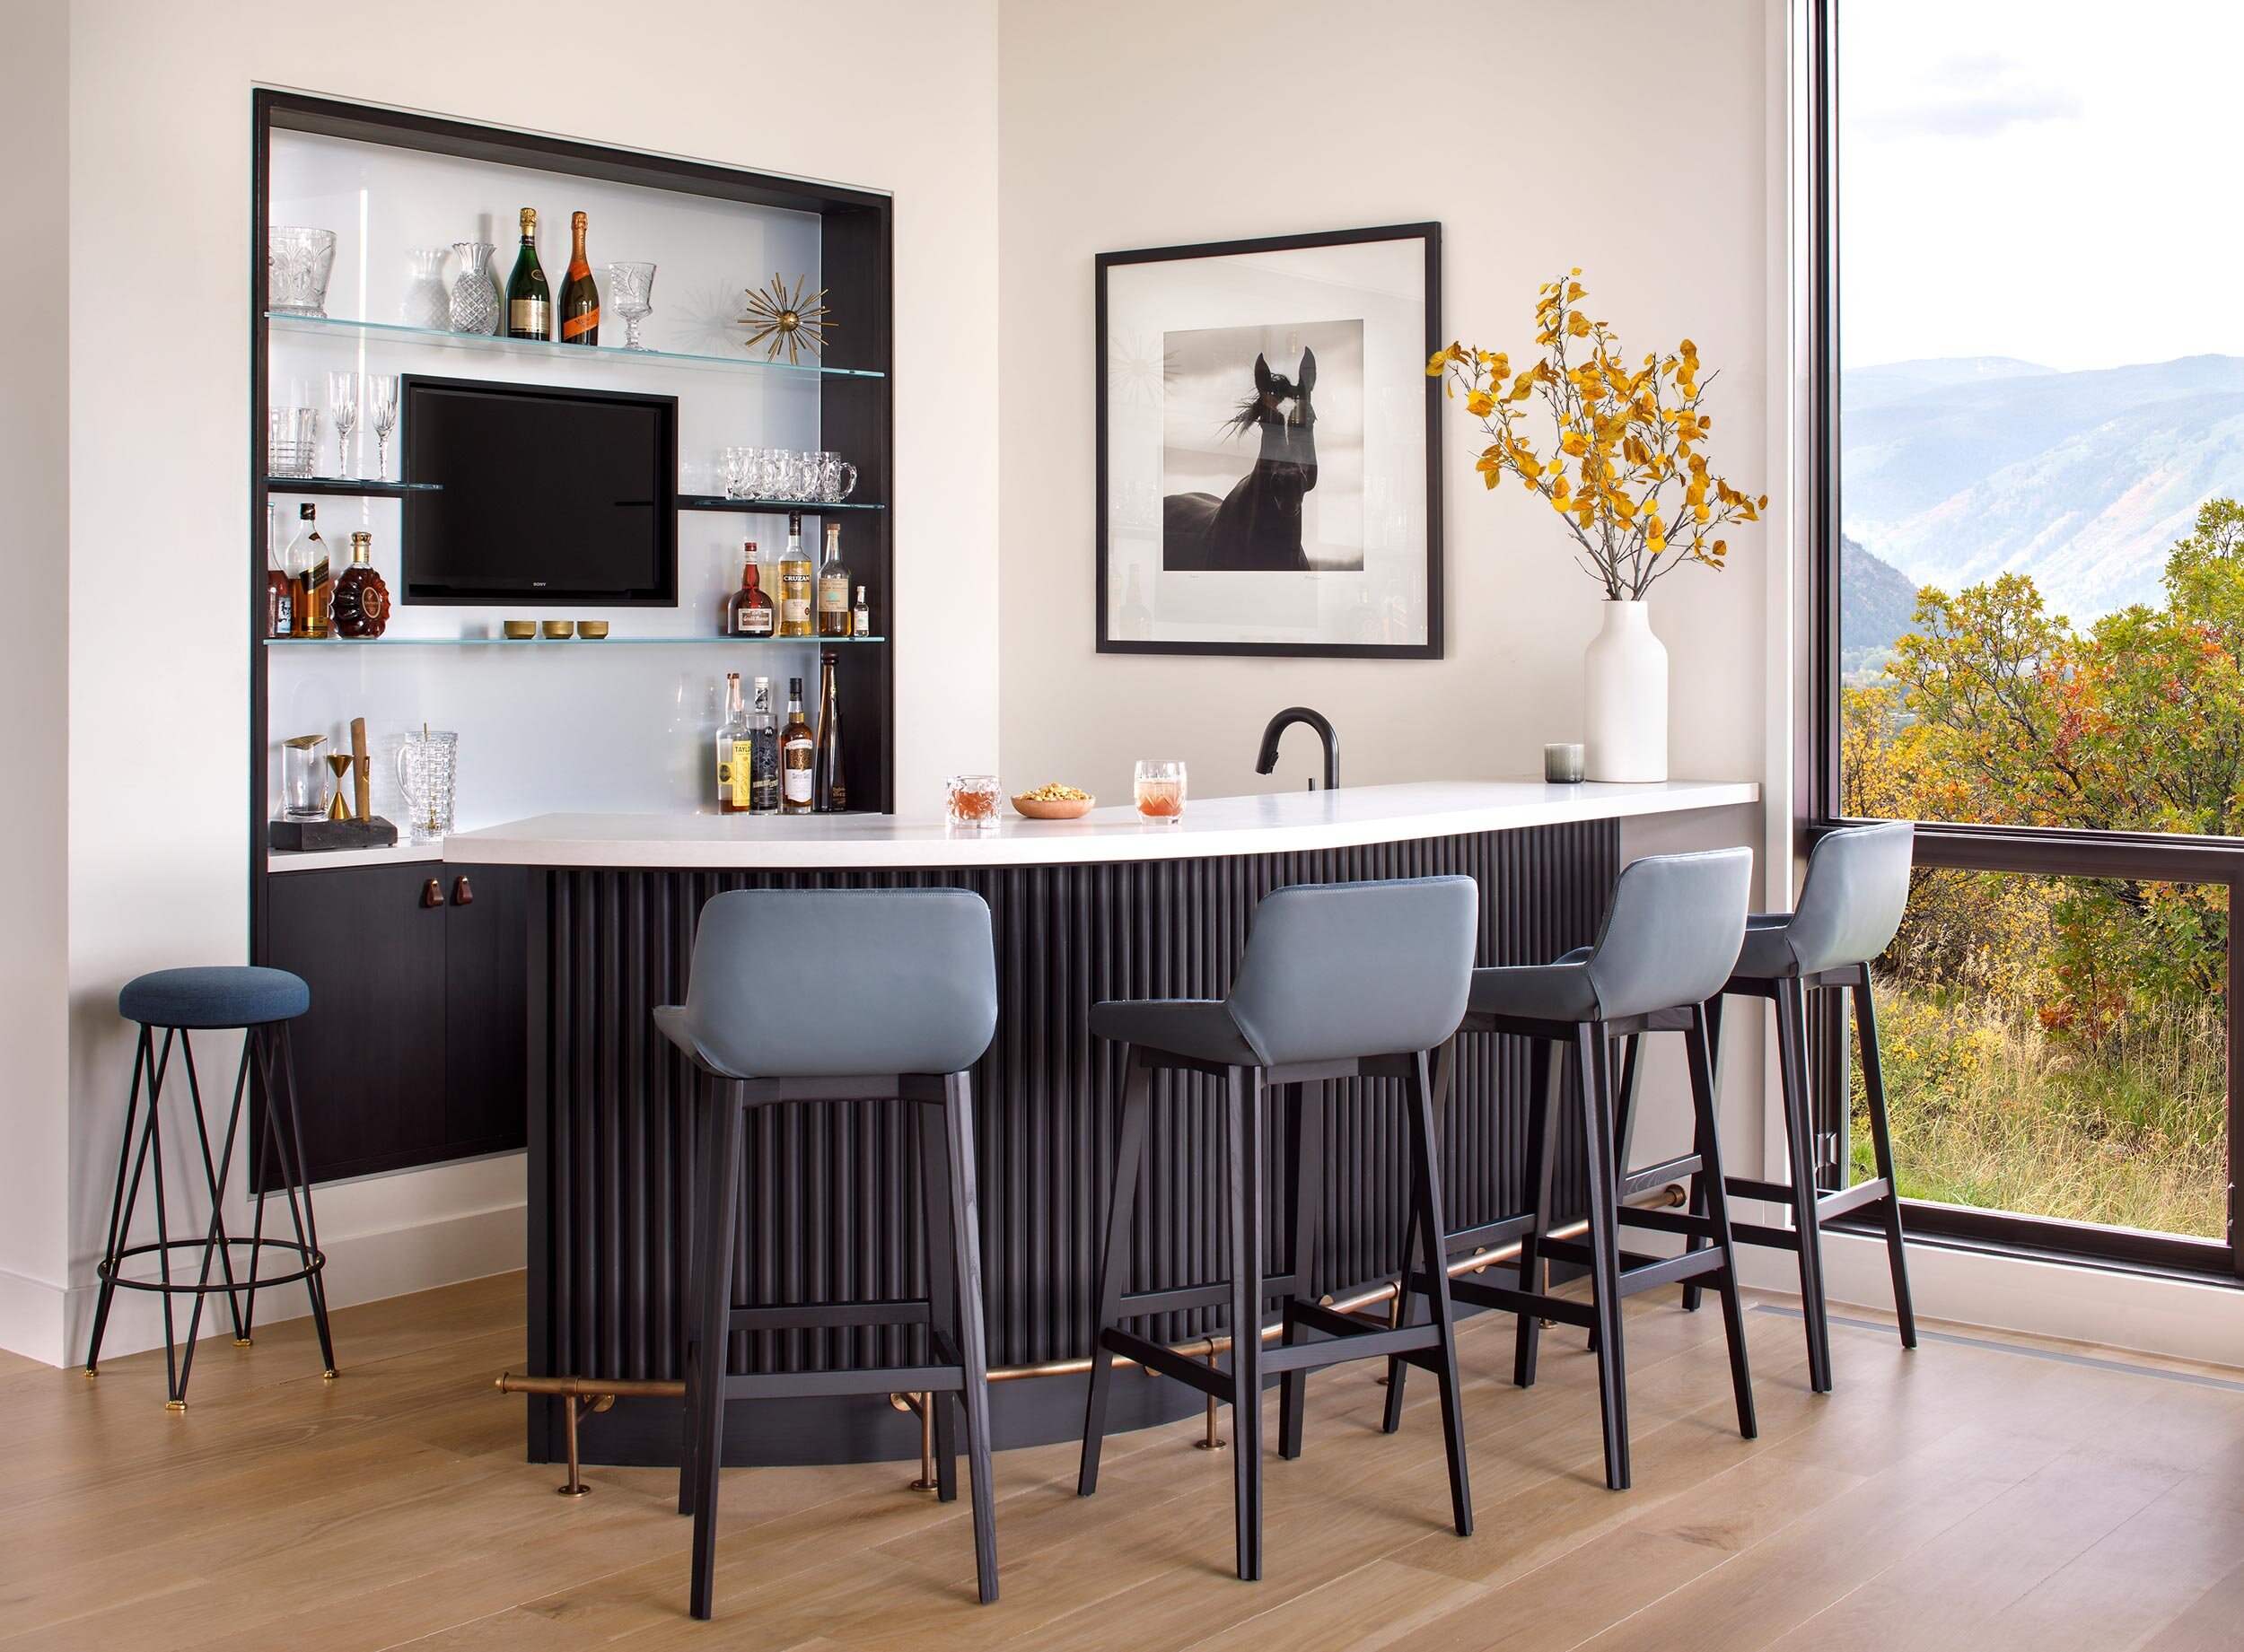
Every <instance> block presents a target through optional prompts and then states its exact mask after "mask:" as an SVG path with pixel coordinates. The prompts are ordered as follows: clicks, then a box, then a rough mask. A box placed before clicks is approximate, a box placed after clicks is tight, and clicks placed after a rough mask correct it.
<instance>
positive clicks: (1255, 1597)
mask: <svg viewBox="0 0 2244 1652" xmlns="http://www.w3.org/2000/svg"><path fill="white" fill-rule="evenodd" d="M1850 1317H1852V1318H1854V1320H1855V1321H1856V1323H1854V1324H1843V1325H1841V1326H1840V1327H1839V1328H1838V1329H1837V1330H1836V1333H1835V1335H1836V1343H1837V1347H1836V1362H1837V1375H1838V1383H1839V1387H1838V1392H1837V1393H1836V1394H1831V1395H1828V1396H1820V1397H1819V1396H1815V1395H1811V1394H1809V1393H1808V1392H1807V1390H1806V1384H1805V1376H1804V1366H1803V1361H1802V1357H1801V1347H1800V1327H1799V1323H1798V1320H1797V1318H1796V1317H1794V1316H1793V1315H1791V1314H1789V1313H1788V1312H1787V1311H1786V1310H1785V1308H1784V1307H1783V1305H1782V1304H1780V1303H1776V1302H1770V1301H1762V1302H1758V1303H1757V1304H1756V1305H1755V1307H1754V1309H1753V1311H1752V1312H1751V1314H1750V1315H1749V1324H1750V1330H1751V1340H1752V1347H1753V1356H1754V1360H1755V1368H1756V1371H1757V1374H1758V1381H1757V1385H1756V1387H1757V1392H1758V1397H1759V1403H1760V1412H1761V1437H1760V1438H1759V1439H1758V1440H1754V1441H1750V1442H1749V1441H1742V1440H1740V1439H1739V1438H1737V1436H1736V1434H1735V1432H1734V1430H1733V1428H1732V1420H1731V1404H1730V1400H1729V1398H1728V1395H1727V1368H1726V1366H1725V1363H1724V1359H1723V1355H1722V1342H1721V1337H1720V1321H1719V1318H1718V1316H1717V1315H1716V1314H1715V1313H1714V1311H1713V1309H1712V1308H1711V1307H1710V1308H1709V1310H1708V1311H1707V1312H1705V1313H1703V1314H1700V1315H1695V1316H1693V1315H1684V1314H1681V1313H1679V1312H1678V1311H1677V1310H1676V1309H1675V1308H1674V1307H1672V1305H1671V1303H1670V1302H1669V1301H1664V1300H1657V1299H1649V1300H1648V1299H1646V1298H1638V1299H1637V1301H1636V1302H1635V1303H1633V1304H1632V1305H1631V1307H1630V1313H1629V1354H1630V1359H1631V1367H1632V1378H1633V1380H1632V1382H1631V1384H1630V1405H1631V1409H1632V1414H1633V1417H1634V1420H1635V1482H1636V1486H1635V1490H1633V1491H1630V1492H1626V1493H1623V1494H1619V1495H1615V1494H1613V1493H1610V1492H1608V1491H1607V1490H1605V1489H1604V1487H1603V1484H1602V1481H1601V1477H1600V1464H1599V1449H1598V1437H1597V1407H1596V1403H1595V1397H1594V1394H1595V1372H1594V1368H1593V1367H1592V1365H1591V1361H1590V1359H1588V1357H1587V1356H1586V1355H1585V1354H1584V1353H1583V1352H1582V1346H1581V1339H1580V1337H1579V1335H1578V1334H1576V1333H1565V1332H1557V1333H1552V1334H1551V1339H1550V1342H1549V1343H1548V1345H1547V1352H1546V1353H1545V1356H1544V1359H1543V1373H1544V1376H1543V1380H1542V1382H1541V1383H1540V1384H1539V1385H1538V1386H1537V1387H1536V1388H1534V1389H1533V1390H1531V1391H1526V1392H1522V1391H1520V1390H1515V1389H1513V1388H1512V1387H1511V1386H1510V1385H1509V1384H1508V1383H1507V1382H1506V1381H1504V1380H1503V1377H1504V1374H1505V1373H1507V1372H1508V1370H1509V1365H1510V1345H1511V1344H1510V1330H1509V1327H1510V1321H1509V1320H1508V1319H1503V1318H1500V1317H1498V1316H1495V1315H1490V1316H1487V1317H1486V1318H1483V1319H1480V1320H1477V1321H1474V1322H1471V1323H1469V1324H1468V1325H1467V1327H1466V1330H1465V1333H1464V1342H1465V1353H1466V1364H1467V1369H1468V1385H1467V1389H1466V1410H1467V1416H1468V1425H1469V1429H1470V1433H1471V1451H1472V1470H1473V1483H1474V1491H1475V1500H1476V1503H1477V1511H1478V1521H1479V1531H1478V1534H1477V1535H1476V1536H1475V1537H1473V1538H1471V1539H1469V1540H1460V1539H1459V1538H1457V1537H1456V1536H1455V1535H1453V1534H1451V1533H1450V1532H1449V1531H1448V1529H1447V1527H1446V1525H1445V1519H1446V1511H1447V1506H1448V1504H1447V1496H1446V1492H1445V1490H1444V1485H1443V1478H1442V1465H1441V1456H1440V1450H1439V1428H1438V1423H1437V1419H1436V1416H1435V1413H1434V1411H1433V1404H1432V1385H1430V1384H1428V1383H1426V1382H1424V1380H1418V1381H1416V1382H1414V1384H1413V1385H1412V1394H1413V1402H1412V1405H1411V1408H1410V1412H1409V1417H1408V1420H1407V1425H1406V1428H1405V1430H1404V1432H1403V1434H1402V1436H1401V1437H1400V1438H1386V1437H1384V1436H1381V1434H1379V1433H1378V1432H1377V1427H1376V1424H1377V1415H1378V1405H1379V1401H1380V1396H1381V1392H1382V1391H1381V1389H1379V1388H1378V1387H1376V1386H1375V1385H1373V1384H1372V1381H1371V1379H1370V1373H1369V1371H1368V1369H1367V1368H1355V1369H1346V1368H1344V1369H1342V1370H1340V1371H1338V1372H1336V1373H1333V1374H1330V1375H1328V1376H1325V1377H1319V1378H1318V1379H1316V1380H1314V1381H1313V1382H1312V1384H1311V1386H1310V1396H1311V1400H1310V1422H1309V1438H1308V1449H1307V1452H1306V1454H1305V1455H1304V1456H1303V1457H1302V1459H1301V1460H1300V1461H1299V1462H1296V1463H1283V1462H1280V1461H1278V1460H1277V1459H1276V1458H1275V1457H1273V1458H1272V1459H1271V1460H1270V1462H1269V1464H1268V1466H1267V1492H1266V1499H1267V1559H1266V1574H1267V1575H1266V1580H1265V1581H1264V1582H1262V1583H1259V1584H1254V1585H1246V1584H1241V1583H1239V1582H1238V1581H1236V1580H1235V1579H1234V1578H1232V1576H1231V1564H1232V1514H1231V1492H1230V1474H1231V1464H1230V1455H1229V1453H1228V1452H1223V1453H1211V1452H1203V1451H1195V1450H1193V1449H1192V1448H1191V1445H1190V1442H1191V1440H1192V1438H1194V1437H1195V1435H1196V1434H1197V1427H1198V1425H1197V1423H1194V1424H1188V1425H1181V1426H1179V1427H1176V1428H1172V1429H1161V1430H1156V1431H1153V1432H1148V1433H1144V1434H1139V1435H1133V1436H1119V1437H1117V1438H1115V1439H1114V1440H1113V1441H1112V1442H1111V1443H1110V1445H1109V1451H1108V1459H1107V1460H1108V1468H1107V1471H1106V1473H1105V1476H1104V1478H1103V1481H1102V1484H1101V1487H1100V1493H1099V1495H1098V1496H1097V1497H1096V1498H1093V1499H1089V1500H1087V1501H1086V1500H1081V1499H1077V1498H1075V1497H1074V1495H1073V1479H1074V1447H1072V1446H1054V1447H1041V1448H1039V1449H1036V1450H1030V1451H1021V1452H1014V1453H1010V1454H1007V1455H1003V1456H1001V1457H1000V1458H999V1460H998V1465H997V1473H998V1493H999V1498H1000V1501H999V1504H998V1531H999V1541H1000V1544H1001V1554H1002V1558H1003V1561H1004V1575H1003V1583H1004V1600H1003V1601H1001V1602H1000V1603H999V1604H996V1605H995V1606H991V1607H986V1608H985V1607H979V1606H977V1605H976V1604H974V1600H973V1571H974V1568H973V1554H972V1548H971V1538H970V1535H969V1529H968V1524H967V1516H966V1513H965V1508H966V1505H965V1504H964V1503H963V1502H960V1503H958V1504H955V1505H951V1506H950V1507H947V1508H945V1507H940V1506H938V1505H936V1504H935V1503H934V1502H933V1501H932V1500H931V1499H925V1498H922V1497H920V1496H917V1495H915V1494H911V1493H908V1492H907V1491H905V1490H902V1485H903V1482H904V1481H905V1480H906V1479H907V1478H908V1469H907V1467H905V1466H903V1465H898V1464H869V1465H863V1466H855V1467H841V1468H821V1469H760V1470H743V1471H735V1472H731V1473H727V1474H726V1476H725V1483H724V1524H723V1535H722V1539H721V1553H720V1560H721V1565H720V1571H719V1577H718V1583H717V1619H716V1621H715V1622H714V1624H697V1623H694V1622H692V1621H689V1620H688V1618H687V1617H686V1615H685V1595H686V1564H687V1563H686V1549H687V1541H688V1523H687V1522H685V1521H683V1520H680V1519H679V1517H677V1516H676V1515H675V1514H674V1513H673V1512H672V1503H671V1499H672V1498H673V1495H674V1485H675V1480H674V1477H672V1476H671V1475H667V1474H664V1473H659V1472H655V1471H651V1470H622V1469H609V1468H595V1469H593V1470H592V1471H591V1472H590V1474H589V1478H590V1479H591V1480H592V1482H593V1484H594V1486H595V1488H596V1490H594V1492H593V1494H592V1496H591V1497H589V1498H586V1499H583V1500H582V1501H578V1502H569V1501H565V1500H564V1499H559V1498H557V1497H555V1496H554V1495H553V1487H554V1486H555V1485H556V1484H557V1481H558V1473H557V1470H556V1469H555V1468H553V1467H551V1466H548V1465H544V1464H526V1463H524V1462H523V1461H522V1450H521V1438H522V1401H521V1400H519V1399H510V1398H504V1397H502V1396H500V1395H498V1394H495V1393H494V1392H493V1390H492V1388H491V1379H492V1377H494V1376H495V1374H496V1373H497V1372H498V1371H499V1370H500V1369H502V1368H505V1367H507V1366H509V1365H514V1366H519V1365H520V1363H521V1359H522V1352H521V1350H522V1281H521V1278H520V1276H519V1275H513V1276H507V1277H503V1278H499V1279H495V1280H489V1281H480V1282H478V1283H476V1284H471V1285H463V1286H459V1287H455V1288H453V1289H446V1290H441V1291H433V1292H430V1293H428V1294H426V1295H423V1296H419V1297H413V1298H402V1299H399V1300H396V1301H391V1302H384V1303H379V1304H375V1305H373V1306H370V1307H360V1308H352V1309H346V1310H344V1311H343V1312H341V1313H339V1314H338V1315H337V1328H336V1337H337V1349H338V1351H339V1353H340V1355H341V1358H342V1360H343V1366H344V1372H345V1375H344V1377H343V1378H342V1380H340V1381H339V1382H337V1383H336V1384H334V1385H331V1386H329V1385H322V1384H321V1383H320V1380H319V1378H318V1375H317V1370H318V1359H317V1357H316V1355H315V1353H314V1352H313V1351H312V1347H311V1335H310V1327H309V1324H308V1323H307V1322H305V1321H302V1320H296V1321H292V1322H289V1323H287V1324H280V1325H276V1326H273V1327H271V1328H269V1329H268V1328H264V1327H260V1329H259V1335H258V1342H257V1346H256V1347H255V1348H253V1349H248V1350H237V1349H235V1348H233V1347H232V1346H231V1344H230V1343H228V1342H224V1341H223V1340H221V1341H218V1342H210V1343H206V1345H205V1346H204V1348H203V1349H202V1350H201V1352H200V1355H199V1356H198V1359H197V1369H196V1372H195V1385H194V1390H193V1394H192V1400H193V1408H192V1410H191V1411H189V1412H188V1413H187V1414H185V1415H184V1416H177V1415H172V1414H171V1413H168V1412H165V1410H164V1409H163V1405H162V1353H161V1352H157V1353H153V1354H145V1355H137V1356H134V1357H132V1358H129V1359H115V1360H112V1361H110V1362H109V1363H107V1364H105V1365H104V1367H103V1368H102V1374H101V1377H100V1379H99V1380H98V1381H96V1382H92V1383H89V1382H87V1381H86V1380H85V1379H84V1378H83V1377H82V1376H81V1375H79V1374H78V1373H77V1372H75V1371H64V1372H56V1371H51V1370H48V1368H45V1367H43V1366H37V1365H32V1364H30V1363H28V1362H24V1361H21V1360H10V1359H7V1358H6V1357H5V1356H0V1441H4V1443H5V1445H6V1447H7V1449H6V1451H5V1455H4V1471H5V1475H6V1480H5V1482H4V1486H0V1644H4V1645H5V1646H6V1647H8V1648H15V1647H24V1648H31V1647H36V1648H40V1649H41V1652H66V1649H68V1648H94V1649H97V1652H138V1649H139V1648H318V1649H319V1652H362V1649H363V1652H375V1649H376V1648H388V1647H398V1646H411V1647H414V1648H425V1649H427V1652H437V1649H439V1648H515V1647H522V1648H540V1649H541V1652H576V1649H578V1648H592V1647H609V1646H617V1647H620V1648H623V1649H624V1652H657V1649H658V1648H708V1647H736V1646H737V1647H750V1646H753V1647H758V1648H788V1647H803V1648H813V1647H815V1648H831V1649H835V1652H842V1649H846V1648H897V1649H899V1652H900V1649H902V1648H977V1647H987V1646H995V1645H998V1644H1001V1643H1002V1644H1004V1645H1006V1646H1009V1647H1019V1648H1040V1647H1053V1648H1058V1647H1065V1648H1129V1649H1130V1652H1144V1649H1146V1648H1174V1647H1187V1646H1203V1647H1210V1648H1248V1647H1277V1648H1284V1649H1285V1652H1308V1649H1310V1648H1343V1647H1346V1648H1358V1647H1381V1646H1389V1645H1393V1646H1398V1647H1400V1646H1407V1647H1408V1648H1412V1652H1437V1649H1440V1648H1498V1647H1502V1648H1571V1647H1588V1648H1598V1649H1599V1652H1621V1649H1623V1648H1646V1649H1651V1648H1658V1649H1659V1652H1679V1649H1685V1648H1709V1649H1710V1652H1712V1649H1714V1648H1722V1649H1723V1652H1746V1649H1747V1648H1784V1652H1804V1649H1805V1648H1810V1647H1813V1648H1958V1649H1968V1652H1995V1649H1996V1648H2035V1652H2056V1649H2059V1648H2080V1649H2082V1652H2091V1649H2092V1652H2104V1649H2106V1648H2132V1647H2142V1648H2155V1649H2156V1652H2182V1649H2183V1648H2238V1647H2240V1646H2244V1373H2237V1372H2228V1371H2222V1370H2218V1369H2214V1368H2205V1367H2198V1366H2191V1365H2187V1364H2184V1363H2181V1362H2178V1361H2159V1360H2153V1359H2144V1358H2142V1357H2139V1356H2134V1355H2127V1354H2113V1353H2109V1352H2108V1351H2106V1350H2094V1349H2085V1348H2078V1347H2073V1346H2071V1345H2065V1344H2056V1343H2047V1342H2032V1341H2030V1340H2029V1339H2022V1338H2007V1339H2006V1338H2000V1337H1995V1336H1991V1335H1982V1334H1978V1333H1972V1332H1970V1331H1968V1329H1967V1328H1965V1327H1959V1326H1948V1327H1928V1330H1931V1331H1933V1333H1934V1334H1933V1335H1930V1336H1928V1337H1927V1339H1926V1341H1925V1342H1924V1346H1923V1347H1922V1348H1921V1349H1920V1350H1918V1351H1917V1352H1915V1354H1904V1353H1903V1352H1902V1351H1901V1350H1900V1349H1899V1347H1898V1345H1897V1344H1896V1342H1895V1341H1894V1340H1893V1337H1892V1335H1891V1333H1890V1332H1889V1331H1887V1330H1886V1329H1884V1328H1883V1327H1881V1326H1880V1325H1878V1324H1872V1323H1871V1322H1870V1317H1869V1316H1867V1315H1850ZM2099 1359H2100V1360H2108V1361H2110V1362H2112V1363H2111V1364H2109V1365H2102V1364H2098V1363H2094V1361H2096V1360H2099ZM2115 1367H2117V1368H2115ZM1125 1380H1133V1381H1135V1380H1144V1379H1142V1378H1136V1377H1128V1378H1125ZM1265 1428H1266V1429H1268V1430H1271V1431H1272V1432H1273V1434H1274V1433H1275V1396H1273V1399H1272V1401H1271V1416H1270V1417H1269V1418H1268V1419H1267V1420H1266V1422H1265Z"/></svg>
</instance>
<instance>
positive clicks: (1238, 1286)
mask: <svg viewBox="0 0 2244 1652" xmlns="http://www.w3.org/2000/svg"><path fill="white" fill-rule="evenodd" d="M1262 1095H1263V1081H1262V1074H1261V1073H1260V1072H1259V1071H1249V1070H1248V1069H1246V1068H1242V1067H1234V1068H1232V1070H1231V1073H1230V1076H1229V1078H1228V1079H1226V1080H1225V1083H1224V1123H1225V1127H1226V1128H1225V1140H1224V1145H1225V1149H1226V1151H1225V1154H1224V1158H1225V1160H1226V1163H1225V1183H1226V1185H1225V1190H1224V1192H1225V1200H1226V1202H1227V1204H1228V1206H1229V1209H1230V1217H1231V1252H1232V1254H1231V1268H1232V1313H1231V1320H1232V1324H1231V1332H1232V1477H1233V1480H1234V1482H1235V1483H1234V1486H1233V1495H1234V1502H1235V1514H1236V1517H1237V1521H1236V1524H1237V1526H1238V1549H1239V1578H1240V1582H1242V1583H1253V1582H1255V1581H1256V1580H1257V1579H1258V1578H1260V1577H1261V1576H1262Z"/></svg>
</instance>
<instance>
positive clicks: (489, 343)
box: [265, 310, 888, 382]
mask: <svg viewBox="0 0 2244 1652" xmlns="http://www.w3.org/2000/svg"><path fill="white" fill-rule="evenodd" d="M265 320H266V324H267V326H268V327H270V328H272V329H273V330H274V331H275V332H278V333H303V334H308V335H312V336H315V337H338V338H342V339H344V340H346V341H347V342H351V343H355V344H357V345H362V346H368V345H381V344H385V343H388V344H394V345H410V346H412V347H413V348H416V349H438V350H467V351H472V352H475V353H476V354H485V355H522V356H532V357H539V358H542V359H544V360H546V361H553V362H567V363H572V364H574V365H577V366H582V367H584V368H585V369H586V370H587V371H592V372H600V371H606V370H609V369H613V368H617V367H619V366H621V367H652V368H665V367H673V368H674V367H682V368H689V369H692V370H694V371H714V372H748V373H776V374H779V375H783V376H785V377H788V378H793V379H800V380H806V381H810V382H820V381H826V382H847V381H848V380H862V379H876V380H877V379H885V378H887V377H888V374H886V373H884V372H880V371H873V370H872V369H869V368H863V367H829V366H828V365H827V364H826V363H823V362H818V361H806V362H772V361H767V360H765V359H764V358H763V357H762V356H760V355H749V354H747V353H746V352H745V351H743V352H742V353H741V354H739V355H704V354H691V353H688V352H685V351H679V350H631V349H627V348H625V347H624V346H622V345H592V346H590V347H587V346H585V345H565V344H560V343H557V342H555V341H553V340H550V339H543V338H509V337H505V336H504V335H503V334H487V333H448V332H443V331H439V330H437V329H435V328H425V327H407V326H405V325H403V324H402V323H400V322H394V321H360V320H355V319H351V318H349V317H346V316H307V315H299V314H297V313H295V312H294V311H293V310H271V311H268V312H267V315H266V318H265ZM742 337H746V335H745V333H743V335H742Z"/></svg>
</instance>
